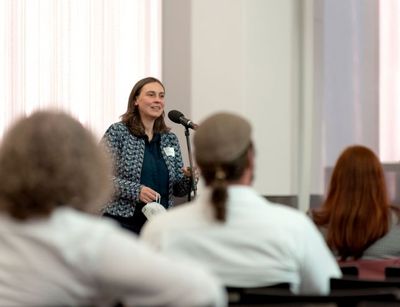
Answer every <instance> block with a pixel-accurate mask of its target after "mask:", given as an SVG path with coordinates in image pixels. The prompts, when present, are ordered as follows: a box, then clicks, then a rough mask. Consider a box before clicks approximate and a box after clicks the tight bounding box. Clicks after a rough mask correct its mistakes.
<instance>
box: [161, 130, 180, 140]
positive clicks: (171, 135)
mask: <svg viewBox="0 0 400 307" xmlns="http://www.w3.org/2000/svg"><path fill="white" fill-rule="evenodd" d="M161 138H162V139H164V140H166V141H177V140H178V137H177V136H176V134H175V133H174V132H171V131H167V132H163V133H161Z"/></svg>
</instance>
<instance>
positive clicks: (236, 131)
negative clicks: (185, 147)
mask: <svg viewBox="0 0 400 307" xmlns="http://www.w3.org/2000/svg"><path fill="white" fill-rule="evenodd" d="M250 142H251V126H250V123H249V122H248V121H247V120H246V119H244V118H243V117H241V116H238V115H235V114H232V113H216V114H214V115H212V116H210V117H208V118H207V119H206V120H204V121H203V122H202V123H200V125H199V127H198V128H197V130H196V133H195V135H194V146H195V157H196V160H197V162H203V163H218V162H222V163H226V162H231V161H233V160H235V159H236V158H238V157H239V156H240V155H241V154H242V153H243V152H244V151H245V149H246V148H247V147H248V146H249V144H250Z"/></svg>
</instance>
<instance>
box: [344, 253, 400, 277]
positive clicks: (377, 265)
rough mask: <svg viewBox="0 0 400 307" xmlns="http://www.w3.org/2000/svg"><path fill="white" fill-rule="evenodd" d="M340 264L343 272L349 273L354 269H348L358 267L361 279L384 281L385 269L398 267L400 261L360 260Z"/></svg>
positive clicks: (394, 259) (393, 259) (397, 259)
mask: <svg viewBox="0 0 400 307" xmlns="http://www.w3.org/2000/svg"><path fill="white" fill-rule="evenodd" d="M338 263H339V266H340V268H341V269H342V268H343V269H342V272H343V270H345V271H346V272H348V273H349V272H350V270H352V269H348V267H356V268H357V270H358V278H360V279H373V280H384V279H385V268H386V267H394V266H398V265H399V264H400V259H399V258H392V259H359V260H346V261H339V262H338ZM343 274H344V275H351V274H345V273H343Z"/></svg>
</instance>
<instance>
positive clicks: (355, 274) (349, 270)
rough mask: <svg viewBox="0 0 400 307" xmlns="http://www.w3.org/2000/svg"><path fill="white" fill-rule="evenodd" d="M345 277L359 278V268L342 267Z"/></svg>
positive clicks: (352, 266)
mask: <svg viewBox="0 0 400 307" xmlns="http://www.w3.org/2000/svg"><path fill="white" fill-rule="evenodd" d="M340 270H341V271H342V274H343V276H353V277H358V267H357V266H355V265H344V266H341V267H340Z"/></svg>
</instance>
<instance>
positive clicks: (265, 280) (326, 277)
mask: <svg viewBox="0 0 400 307" xmlns="http://www.w3.org/2000/svg"><path fill="white" fill-rule="evenodd" d="M194 147H195V151H194V153H195V158H196V161H197V165H198V167H199V168H200V172H201V175H202V177H203V178H204V180H205V184H206V186H207V190H206V192H205V193H203V194H202V195H200V196H199V197H198V198H197V199H196V200H195V201H194V202H192V203H189V204H186V205H181V206H179V207H177V208H174V209H172V210H170V211H168V212H166V213H164V214H161V215H159V216H156V217H155V218H154V219H153V220H151V221H149V222H148V223H147V224H146V225H145V227H144V229H143V232H142V234H141V238H142V239H143V240H144V241H146V242H148V243H149V244H151V245H153V246H154V247H155V248H156V249H159V250H161V251H162V252H164V253H165V254H167V255H169V256H171V257H175V258H179V259H185V260H187V261H195V262H197V263H200V264H201V265H203V266H204V267H207V268H208V269H209V270H210V271H211V272H213V273H214V274H215V275H217V276H218V277H219V278H220V279H221V280H222V282H223V283H224V285H225V286H230V287H258V286H270V285H274V284H279V283H290V284H291V290H292V291H293V292H294V293H304V294H327V293H328V292H329V287H330V284H329V281H330V278H331V277H340V276H341V272H340V269H339V267H338V265H337V263H336V261H335V258H334V257H333V255H332V254H331V252H330V250H329V249H328V247H327V245H326V244H325V242H324V239H323V237H322V236H321V234H320V233H319V231H318V229H317V228H316V227H315V226H314V224H313V223H312V221H311V220H310V219H309V218H308V217H307V216H306V215H305V214H303V213H301V212H298V211H296V210H295V209H293V208H288V207H285V206H282V205H278V204H273V203H270V202H268V201H267V200H266V199H265V198H264V197H262V196H260V195H259V194H258V193H257V192H256V191H255V190H254V189H253V188H252V187H251V185H252V182H253V177H254V171H255V165H254V160H255V150H254V146H253V141H252V138H251V126H250V124H249V122H248V121H247V120H246V119H244V118H243V117H240V116H237V115H235V114H231V113H217V114H214V115H212V116H210V117H209V118H207V119H206V120H204V121H203V122H202V123H201V124H200V125H199V128H198V129H197V130H196V133H195V135H194Z"/></svg>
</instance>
